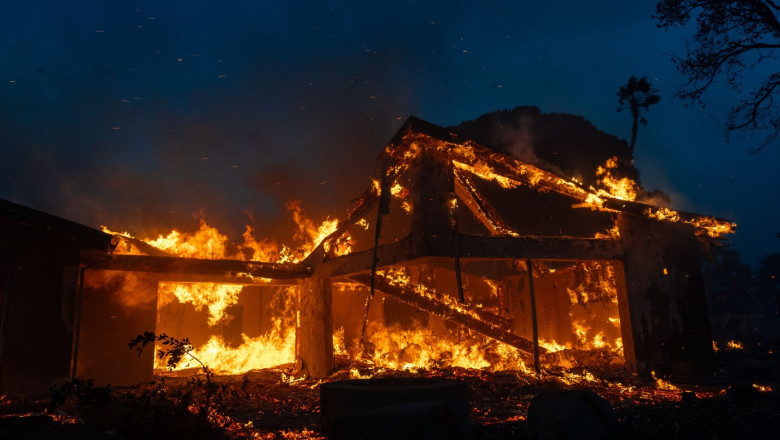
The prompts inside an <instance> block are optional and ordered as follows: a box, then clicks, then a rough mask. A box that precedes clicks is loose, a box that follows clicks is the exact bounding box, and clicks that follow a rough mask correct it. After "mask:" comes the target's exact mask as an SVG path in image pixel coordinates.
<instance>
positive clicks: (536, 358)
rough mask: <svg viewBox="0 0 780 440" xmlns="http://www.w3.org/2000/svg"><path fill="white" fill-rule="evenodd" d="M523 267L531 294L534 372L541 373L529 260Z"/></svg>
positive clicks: (534, 299) (531, 270)
mask: <svg viewBox="0 0 780 440" xmlns="http://www.w3.org/2000/svg"><path fill="white" fill-rule="evenodd" d="M525 267H526V270H527V271H528V291H529V293H530V294H531V331H532V332H533V341H534V370H536V372H537V373H540V372H541V368H540V366H539V324H538V322H537V320H536V292H534V266H533V262H531V259H530V258H529V259H527V260H525Z"/></svg>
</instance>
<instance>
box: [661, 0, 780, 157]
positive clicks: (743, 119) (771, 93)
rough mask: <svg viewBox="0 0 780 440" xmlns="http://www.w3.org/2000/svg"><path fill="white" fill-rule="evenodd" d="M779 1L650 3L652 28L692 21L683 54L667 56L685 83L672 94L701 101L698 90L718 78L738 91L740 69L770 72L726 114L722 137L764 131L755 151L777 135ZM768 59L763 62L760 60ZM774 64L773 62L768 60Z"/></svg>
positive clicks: (779, 127)
mask: <svg viewBox="0 0 780 440" xmlns="http://www.w3.org/2000/svg"><path fill="white" fill-rule="evenodd" d="M778 15H780V2H779V1H778V0H661V1H659V2H658V3H657V4H656V15H655V17H654V18H655V19H656V20H658V27H661V28H664V29H669V28H671V27H676V26H681V27H682V26H685V25H687V24H688V22H689V21H691V20H693V21H694V22H695V23H696V26H697V30H696V33H695V34H694V36H693V44H690V45H688V46H687V53H686V55H685V57H676V56H675V57H673V58H672V61H673V62H674V63H675V64H676V65H677V69H678V70H679V71H680V73H682V74H683V75H685V76H686V77H687V78H688V83H687V85H686V86H684V87H683V88H682V89H681V90H680V91H679V92H678V93H677V96H678V97H680V98H682V99H685V100H687V101H689V103H697V104H702V105H703V102H702V100H701V97H702V94H703V93H704V92H705V91H706V90H707V89H708V88H709V87H710V85H712V84H713V83H714V82H715V80H716V78H717V77H718V76H721V75H723V76H725V78H726V82H727V84H728V85H729V86H730V87H731V88H732V89H734V90H736V91H740V86H741V82H742V77H743V75H742V74H743V72H744V71H745V70H754V69H753V68H754V67H756V66H757V65H759V64H765V65H768V66H770V69H771V72H770V73H768V74H767V75H766V76H765V77H763V78H762V80H761V83H760V84H759V85H758V86H757V87H755V88H754V89H753V90H752V91H751V92H750V94H749V95H748V96H747V97H746V98H745V99H743V100H742V101H740V102H739V103H737V104H736V105H735V106H734V107H732V108H731V110H730V111H729V113H728V116H727V122H726V126H725V128H726V137H727V138H728V135H729V134H730V133H731V132H734V131H746V132H749V133H751V134H752V133H755V132H758V131H767V132H768V133H769V134H768V135H767V137H766V139H764V140H763V141H762V143H761V144H760V145H759V146H758V147H756V148H755V149H753V150H751V151H752V152H757V151H760V150H761V149H763V148H764V147H766V146H767V145H769V144H770V143H772V141H774V140H775V139H776V138H777V136H778V134H780V72H778V68H777V66H778V64H777V55H778V52H780V51H779V49H780V21H778ZM766 63H769V64H766ZM772 63H774V64H772Z"/></svg>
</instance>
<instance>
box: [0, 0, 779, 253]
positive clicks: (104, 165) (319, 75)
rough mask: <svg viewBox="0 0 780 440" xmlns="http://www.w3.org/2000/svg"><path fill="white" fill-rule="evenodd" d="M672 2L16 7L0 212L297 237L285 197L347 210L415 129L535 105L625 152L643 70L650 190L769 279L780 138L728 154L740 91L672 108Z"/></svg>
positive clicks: (640, 153)
mask: <svg viewBox="0 0 780 440" xmlns="http://www.w3.org/2000/svg"><path fill="white" fill-rule="evenodd" d="M594 5H598V7H595V6H594ZM654 6H655V2H654V1H631V2H627V1H624V0H610V1H602V2H593V1H574V0H570V1H549V2H516V1H503V2H500V1H482V2H464V1H455V0H450V1H441V2H416V1H398V0H396V1H392V2H358V1H340V2H328V1H300V2H292V1H248V0H247V1H229V0H228V1H220V2H216V1H202V2H193V1H186V2H185V1H178V0H170V1H132V2H131V1H119V2H106V1H96V0H81V1H78V2H60V1H39V2H10V1H4V2H2V5H1V6H0V167H2V168H1V169H2V174H0V198H3V199H7V200H10V201H13V202H15V203H19V204H22V205H26V206H29V207H32V208H35V209H39V210H43V211H46V212H49V213H52V214H55V215H59V216H63V217H65V218H68V219H70V220H74V221H77V222H80V223H83V224H86V225H89V226H93V227H97V226H99V225H107V226H110V227H112V228H115V229H123V230H129V231H130V232H132V233H134V234H136V235H141V236H143V235H148V234H156V233H160V232H164V231H166V230H168V229H170V228H171V227H180V228H182V229H185V230H187V229H189V230H194V229H196V228H197V226H198V221H199V219H200V218H201V217H202V218H205V219H206V221H208V222H209V223H210V224H213V225H215V226H217V227H219V228H220V229H221V230H223V231H224V232H226V233H228V234H229V235H231V236H232V237H235V238H238V236H239V235H240V233H241V232H242V231H243V225H245V224H252V225H253V226H254V227H255V229H256V230H257V231H258V234H257V235H259V236H262V235H265V234H266V233H267V234H269V235H274V234H283V232H284V231H283V229H284V228H283V227H280V226H279V225H285V224H288V223H289V218H290V216H289V214H288V213H287V212H286V211H285V208H284V202H285V201H286V200H291V199H298V200H302V202H303V208H304V210H305V211H306V213H307V214H309V215H310V216H312V217H314V218H315V219H316V220H322V219H324V216H325V215H328V214H329V215H331V216H336V217H340V216H342V214H343V213H344V212H345V210H346V209H347V208H349V206H350V202H349V201H350V199H352V198H354V197H356V196H358V195H359V194H360V193H361V192H362V191H363V190H364V189H365V188H367V185H368V178H369V176H372V175H373V174H374V167H375V159H376V157H377V155H378V154H379V152H380V151H381V149H382V148H383V147H384V145H385V144H386V143H387V141H388V140H389V139H390V137H391V136H392V135H393V134H394V133H395V131H396V130H397V129H398V128H399V127H400V125H401V124H402V123H403V121H404V120H405V119H406V118H407V117H408V116H410V115H414V116H417V117H420V118H423V119H425V120H428V121H430V122H433V123H435V124H438V125H442V126H451V125H457V124H458V123H460V122H461V121H464V120H469V119H474V118H476V117H478V116H479V115H481V114H483V113H487V112H490V111H494V110H499V109H511V108H514V107H516V106H519V105H535V106H538V107H539V108H540V109H541V110H542V111H543V112H566V113H572V114H576V115H582V116H584V117H585V118H586V119H588V120H590V121H591V122H592V123H593V124H594V125H595V126H596V127H597V128H599V129H601V130H604V131H605V132H607V133H610V134H614V135H616V136H619V137H621V138H624V139H627V138H628V137H629V136H630V126H631V118H630V115H629V114H628V113H627V112H622V113H617V112H616V111H615V110H616V108H617V96H616V92H617V90H618V88H619V87H620V86H621V85H624V84H625V83H626V80H627V79H628V77H629V76H630V75H636V76H643V75H646V76H647V77H648V78H649V79H650V80H651V81H652V83H653V84H654V85H655V87H656V88H658V89H659V90H660V92H661V95H662V100H661V102H660V103H659V104H658V105H656V106H654V107H653V108H652V109H651V110H650V112H649V113H648V114H647V119H648V121H649V124H648V125H647V126H646V127H640V130H639V137H638V141H637V147H636V154H635V156H636V166H637V168H639V170H640V173H641V179H642V183H643V184H644V186H645V187H647V188H649V189H653V188H659V189H662V190H663V191H665V192H666V193H668V194H670V195H671V196H672V206H673V207H675V208H677V209H682V210H688V211H694V212H699V213H703V214H709V215H715V216H720V217H726V218H729V219H732V220H733V221H735V222H736V223H737V224H738V228H737V230H738V232H737V234H735V235H733V236H732V237H731V241H732V243H733V245H734V246H735V248H736V249H737V250H738V251H739V252H740V253H741V254H742V256H743V260H745V261H746V262H747V263H749V264H753V265H755V264H756V263H757V261H758V259H759V258H760V257H761V256H763V255H764V254H766V253H769V252H778V251H780V239H778V238H777V234H778V232H780V220H778V219H780V200H779V198H778V190H777V188H778V184H780V177H778V175H780V173H778V172H777V167H778V164H780V160H779V159H780V144H778V143H777V142H776V143H775V145H773V146H770V147H767V148H766V149H765V151H763V152H761V153H758V154H750V153H748V151H749V150H750V149H752V148H754V147H756V146H757V144H759V143H760V139H761V138H760V137H759V138H755V139H750V138H746V137H739V136H736V137H732V139H731V141H730V142H729V143H727V142H726V141H725V140H724V137H723V133H722V130H721V128H720V126H719V123H721V124H722V122H723V121H724V119H725V114H726V112H727V110H728V108H729V107H730V105H731V104H732V103H733V102H734V101H733V100H734V99H737V98H738V95H735V94H734V93H732V92H730V91H728V90H727V89H726V88H725V86H722V84H716V86H715V88H714V89H713V90H712V91H711V92H710V93H708V94H706V95H705V100H706V102H707V104H708V105H707V107H706V108H705V109H701V108H699V107H685V106H684V103H683V102H681V101H680V100H678V99H676V98H675V97H674V92H675V91H676V90H677V89H678V88H679V87H680V86H681V85H683V84H684V78H682V77H681V76H680V75H678V74H677V73H676V71H675V69H674V66H673V64H672V63H671V61H670V57H671V55H672V54H678V55H683V54H684V52H683V51H684V48H685V39H686V38H690V36H691V35H692V30H691V29H688V30H674V31H672V32H666V31H663V30H661V29H658V28H657V27H656V26H655V22H654V20H653V19H652V17H651V15H652V14H653V12H654ZM769 67H775V66H769ZM769 67H766V68H769ZM753 73H755V74H760V73H761V72H760V71H756V72H753ZM721 83H722V81H721ZM749 84H750V77H748V78H747V80H746V86H749ZM279 238H281V239H284V238H285V237H279Z"/></svg>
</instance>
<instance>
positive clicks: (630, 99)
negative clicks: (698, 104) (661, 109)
mask: <svg viewBox="0 0 780 440" xmlns="http://www.w3.org/2000/svg"><path fill="white" fill-rule="evenodd" d="M657 93H658V90H656V89H655V87H653V86H652V85H651V84H650V82H648V81H647V77H646V76H643V77H642V78H639V79H636V77H635V76H634V75H631V78H629V79H628V82H627V83H626V85H624V86H623V87H621V88H620V90H618V93H617V95H618V98H619V99H618V105H620V107H618V109H617V111H623V110H626V109H628V110H630V111H631V117H632V118H633V124H632V125H631V144H630V145H629V147H630V148H631V154H632V155H633V154H634V146H635V145H636V133H637V131H638V130H639V124H640V123H641V124H642V125H647V119H645V117H644V115H643V114H642V113H643V111H644V110H649V109H650V106H651V105H654V104H657V103H658V101H660V100H661V97H660V96H658V94H657Z"/></svg>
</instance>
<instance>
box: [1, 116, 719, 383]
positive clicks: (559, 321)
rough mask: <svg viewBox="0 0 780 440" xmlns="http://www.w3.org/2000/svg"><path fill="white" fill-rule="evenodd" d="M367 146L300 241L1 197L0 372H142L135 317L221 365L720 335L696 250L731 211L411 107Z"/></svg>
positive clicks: (401, 364)
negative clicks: (691, 202) (566, 168)
mask: <svg viewBox="0 0 780 440" xmlns="http://www.w3.org/2000/svg"><path fill="white" fill-rule="evenodd" d="M378 164H379V166H378V169H379V173H378V176H377V177H376V179H375V180H374V181H373V185H371V186H370V188H368V189H367V190H366V191H365V192H364V193H363V194H362V195H361V196H360V197H359V198H358V199H356V201H355V202H356V204H355V206H354V208H353V209H352V210H351V211H350V212H349V213H348V214H347V215H346V216H345V218H343V219H342V220H341V221H338V222H330V223H329V224H328V225H327V227H326V228H321V229H320V230H319V231H316V232H315V233H312V234H311V238H312V240H311V243H310V244H309V246H308V247H304V248H302V249H300V250H299V251H298V252H294V251H292V250H291V249H289V248H283V249H281V250H279V249H276V250H273V251H269V249H268V246H267V245H268V243H265V242H256V241H254V240H250V239H249V237H247V236H245V240H247V241H246V242H245V243H244V245H242V246H239V249H238V251H236V252H229V251H228V250H226V248H225V246H224V241H219V240H218V241H217V244H219V243H223V244H222V245H220V246H221V247H220V246H214V245H213V244H214V243H215V242H213V241H211V242H208V243H211V244H209V245H205V244H203V243H205V242H206V241H207V240H206V241H201V247H200V249H199V250H198V251H194V250H192V249H190V248H188V247H187V246H181V244H182V243H184V244H187V243H189V242H187V243H185V242H186V241H187V240H184V239H182V237H174V236H169V237H161V238H160V239H158V240H156V241H148V242H145V241H142V240H137V239H134V238H131V237H129V236H128V235H126V234H125V235H122V234H107V233H103V232H100V231H96V230H91V229H89V228H85V227H83V226H79V225H75V224H71V223H70V222H66V221H64V220H61V219H56V218H54V217H51V216H47V215H44V214H41V213H37V212H36V213H34V214H35V215H32V214H29V213H32V211H29V210H28V211H25V212H27V214H29V216H28V217H24V216H22V217H20V216H19V215H17V214H18V213H19V212H22V211H21V210H23V208H21V207H17V206H16V205H12V204H10V203H8V202H4V205H3V206H4V207H5V208H4V211H3V212H2V221H3V230H2V234H3V236H4V242H3V247H2V252H3V253H2V258H3V275H2V277H3V279H2V281H3V290H2V305H3V308H2V313H3V314H2V327H0V329H1V330H2V338H0V368H1V369H0V374H2V375H0V388H2V390H3V391H4V392H21V391H25V390H31V389H33V388H32V387H33V384H35V386H39V387H40V386H43V387H44V388H45V387H46V386H48V384H49V383H50V382H51V381H52V380H55V379H58V378H61V377H84V378H92V379H94V380H95V381H96V382H98V383H111V384H114V385H117V384H131V383H137V382H140V381H144V380H148V379H151V378H152V377H153V370H154V368H155V359H154V356H153V353H152V352H151V350H149V351H146V352H142V353H140V356H139V355H138V354H137V353H136V352H134V351H131V350H128V348H127V343H128V341H130V340H131V339H132V338H133V337H134V336H136V335H138V334H141V333H143V332H147V331H151V332H156V333H158V334H160V333H166V334H168V335H172V336H174V337H177V338H185V337H186V338H189V341H190V342H191V343H192V345H193V346H194V347H196V350H195V355H196V356H197V358H198V359H199V360H201V361H202V362H204V363H206V364H208V365H209V366H210V367H211V368H212V369H214V370H215V371H229V372H240V371H247V370H249V369H253V368H263V367H267V366H272V365H278V364H282V363H294V364H295V365H296V369H297V372H298V374H301V375H308V376H311V377H326V376H328V375H329V374H330V373H331V372H332V371H333V369H334V366H335V359H336V358H337V357H338V356H347V357H352V358H357V357H361V358H363V359H368V360H369V361H370V362H373V363H375V364H376V365H381V366H385V367H387V368H399V369H400V368H424V367H429V366H463V367H469V368H491V369H499V368H506V369H529V370H530V369H533V368H535V369H536V370H539V369H540V368H542V367H545V366H546V365H550V364H558V365H563V366H571V365H574V364H586V365H587V364H603V363H613V364H619V365H625V366H627V367H628V368H630V369H633V370H634V371H637V372H639V373H641V374H647V375H649V374H650V372H651V371H657V372H661V373H668V372H670V371H674V369H675V365H680V364H687V365H690V364H692V363H694V361H700V360H701V359H704V358H706V356H707V355H708V354H709V353H711V352H712V337H711V334H710V324H709V320H708V313H707V301H706V298H705V292H704V283H703V280H702V275H701V270H700V265H699V262H700V254H701V248H702V246H704V245H706V243H707V242H708V240H710V239H712V238H713V237H718V236H720V235H723V234H726V233H730V232H732V231H733V228H734V225H733V224H732V223H730V222H728V221H725V220H721V219H716V218H712V217H706V216H700V215H696V214H691V213H686V212H680V211H674V210H671V209H668V208H662V207H657V206H652V205H649V204H644V203H639V202H636V201H633V200H632V199H633V198H632V197H631V196H630V195H626V193H625V191H622V192H618V191H613V192H610V191H606V190H604V189H600V190H596V189H593V188H591V187H585V186H583V185H582V184H580V183H578V182H576V181H573V180H570V179H568V178H565V177H562V176H559V175H556V174H555V173H552V172H549V171H546V170H543V169H541V168H538V167H536V166H533V165H530V164H528V163H525V162H522V161H519V160H516V159H513V158H510V157H509V156H506V155H503V154H500V153H497V152H495V151H492V150H490V149H488V148H486V147H484V146H481V145H479V144H477V143H476V142H474V141H472V140H470V139H468V138H466V137H463V136H460V135H457V134H454V133H452V132H450V131H449V130H446V129H443V128H441V127H438V126H435V125H433V124H430V123H427V122H425V121H422V120H419V119H415V118H410V119H409V120H408V121H407V122H406V123H405V124H404V125H403V126H402V127H401V129H400V130H399V131H398V133H397V134H396V135H395V136H394V137H393V138H392V139H391V141H390V142H389V143H388V145H387V146H386V147H385V149H384V150H383V151H382V153H381V155H380V158H379V160H378ZM607 168H608V167H607ZM14 210H20V211H14ZM49 222H54V223H56V227H49V226H48V224H49ZM208 231H209V228H208V226H207V225H205V224H203V225H202V227H201V231H199V233H204V234H206V233H207V232H208ZM6 237H7V239H6ZM223 238H224V237H223ZM170 242H176V243H173V244H171V243H170ZM37 243H41V244H40V246H41V247H40V248H36V247H35V246H38V244H37ZM33 244H35V246H33ZM177 244H178V245H180V246H177ZM270 261H273V262H270ZM31 342H32V344H31ZM31 346H34V348H32V347H31ZM25 347H26V348H25ZM25 350H26V351H25ZM23 351H24V352H23ZM26 357H32V358H35V359H38V360H40V359H44V358H45V359H49V360H50V362H48V363H47V364H48V365H47V368H46V371H38V370H35V369H31V368H29V367H28V366H27V365H28V364H27V363H26V362H27V361H26V360H25V358H26ZM158 367H159V365H158ZM36 389H37V388H36Z"/></svg>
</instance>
